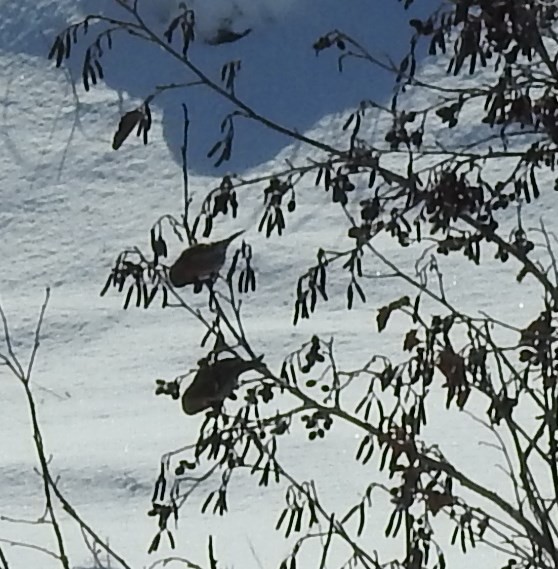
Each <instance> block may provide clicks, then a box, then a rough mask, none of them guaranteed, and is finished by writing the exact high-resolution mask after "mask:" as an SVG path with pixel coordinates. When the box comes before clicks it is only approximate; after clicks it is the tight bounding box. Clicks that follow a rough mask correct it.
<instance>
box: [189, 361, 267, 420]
mask: <svg viewBox="0 0 558 569" xmlns="http://www.w3.org/2000/svg"><path fill="white" fill-rule="evenodd" d="M261 359H262V358H258V359H257V360H252V361H246V360H243V359H242V358H238V357H234V358H225V359H222V360H218V361H216V362H214V363H212V364H208V363H205V362H204V363H202V364H201V366H200V368H199V370H198V372H197V373H196V375H195V377H194V380H193V381H192V383H191V384H190V385H189V387H188V388H187V389H186V391H185V392H184V394H183V395H182V408H183V409H184V412H185V413H186V414H187V415H195V414H196V413H199V412H201V411H204V410H205V409H209V408H210V407H219V406H220V405H221V404H222V403H223V401H224V400H225V399H226V398H227V397H230V396H231V395H232V394H233V392H234V390H235V389H236V388H237V387H238V378H239V376H240V375H242V374H243V373H244V372H246V371H249V370H252V369H258V368H259V367H260V366H261V365H262V363H261Z"/></svg>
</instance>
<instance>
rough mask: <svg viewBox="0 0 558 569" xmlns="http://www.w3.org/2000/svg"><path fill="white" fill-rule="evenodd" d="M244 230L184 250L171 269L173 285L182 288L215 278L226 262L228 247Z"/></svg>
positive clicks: (170, 275) (170, 277) (170, 274)
mask: <svg viewBox="0 0 558 569" xmlns="http://www.w3.org/2000/svg"><path fill="white" fill-rule="evenodd" d="M242 233H244V230H241V231H237V232H236V233H233V234H232V235H231V236H230V237H227V238H226V239H221V241H215V242H213V243H198V244H196V245H192V246H191V247H188V249H185V250H184V251H182V253H181V254H180V256H179V257H178V259H176V261H175V262H174V263H173V265H172V266H171V268H170V271H169V280H170V282H171V283H172V286H174V287H176V288H180V287H183V286H186V285H189V284H196V283H199V282H200V281H204V280H208V279H211V278H215V277H216V276H217V275H218V274H219V271H220V269H221V267H222V266H223V264H224V263H225V259H226V256H227V248H228V246H229V244H230V243H231V241H232V240H233V239H236V238H237V237H238V236H239V235H241V234H242Z"/></svg>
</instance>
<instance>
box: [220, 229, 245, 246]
mask: <svg viewBox="0 0 558 569" xmlns="http://www.w3.org/2000/svg"><path fill="white" fill-rule="evenodd" d="M245 231H246V230H245V229H241V230H240V231H237V232H236V233H233V234H232V235H229V237H226V238H225V239H221V241H219V243H223V244H224V245H228V244H229V243H230V242H231V241H233V240H234V239H236V238H237V237H238V236H239V235H242V234H243V233H244V232H245Z"/></svg>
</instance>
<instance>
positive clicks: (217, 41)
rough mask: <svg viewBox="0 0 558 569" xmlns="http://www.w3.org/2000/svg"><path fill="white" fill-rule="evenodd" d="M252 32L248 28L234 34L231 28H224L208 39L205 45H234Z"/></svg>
mask: <svg viewBox="0 0 558 569" xmlns="http://www.w3.org/2000/svg"><path fill="white" fill-rule="evenodd" d="M251 31H252V28H247V29H245V30H244V31H243V32H234V31H233V30H231V29H230V28H227V27H223V28H219V29H218V30H217V33H216V34H215V35H214V36H213V37H211V38H209V39H207V40H206V41H205V43H207V44H209V45H221V44H223V43H232V42H235V41H238V40H239V39H242V38H243V37H244V36H247V35H248V34H249V33H250V32H251Z"/></svg>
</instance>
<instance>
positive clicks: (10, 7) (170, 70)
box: [0, 0, 439, 175]
mask: <svg viewBox="0 0 558 569" xmlns="http://www.w3.org/2000/svg"><path fill="white" fill-rule="evenodd" d="M220 1H221V4H223V0H220ZM240 1H241V0H237V2H240ZM169 2H171V4H172V0H169ZM416 4H418V5H420V6H418V5H417V6H415V5H414V4H413V5H412V6H411V7H410V9H409V10H404V9H403V6H402V4H401V3H400V2H399V1H396V0H381V1H380V0H377V1H374V0H320V1H319V2H318V1H316V0H298V1H297V2H296V3H294V2H291V3H290V6H289V8H288V9H287V10H285V12H284V13H282V14H281V13H277V12H276V13H275V14H274V15H273V17H260V16H258V17H257V18H255V17H254V16H252V21H250V20H248V21H247V22H244V23H243V25H250V26H251V27H252V28H253V30H252V32H251V33H250V34H249V35H247V36H246V37H244V38H243V39H241V40H239V41H238V42H235V43H228V44H222V45H218V46H210V45H207V44H205V43H203V41H196V42H194V43H193V44H192V47H191V50H190V52H189V56H190V58H191V60H192V61H193V62H194V63H195V64H196V65H197V66H199V67H200V68H202V69H203V70H204V71H205V72H206V73H207V74H208V75H209V76H210V77H213V78H216V79H217V80H218V79H219V76H220V71H221V67H222V65H223V64H225V63H227V62H229V61H232V60H240V61H241V62H242V67H241V70H240V72H239V76H238V79H237V86H236V93H237V95H238V97H239V98H240V99H242V100H243V101H244V102H246V103H247V104H248V105H249V106H251V107H252V108H253V109H254V110H255V111H257V112H258V113H259V114H262V115H265V116H266V117H269V118H270V119H272V120H273V121H276V122H278V123H280V124H282V125H284V126H287V127H289V128H292V129H296V130H297V131H299V132H305V131H307V130H308V129H310V128H311V127H312V126H313V125H315V124H316V123H317V122H318V121H319V120H320V119H322V118H323V117H324V116H327V115H331V114H334V113H339V112H343V111H345V110H346V109H349V108H354V107H355V106H356V105H358V103H359V102H360V101H361V100H362V99H372V100H375V101H377V102H380V103H381V102H384V101H385V100H386V99H388V98H389V96H390V94H391V92H392V89H393V84H394V76H393V74H391V73H389V72H387V71H384V70H382V69H379V68H377V67H372V66H371V65H370V64H368V63H365V62H362V61H357V60H351V61H348V62H347V65H345V66H344V70H343V72H342V73H340V72H339V71H338V69H337V53H335V51H336V50H331V51H326V52H324V53H321V54H320V55H319V56H316V53H315V51H314V49H313V47H312V45H313V43H314V42H315V41H316V40H317V39H318V38H319V37H320V36H321V35H324V34H325V33H327V32H328V31H331V30H332V29H334V28H337V29H339V30H341V31H343V32H345V33H347V34H348V35H351V36H353V37H355V38H356V39H357V40H359V41H360V42H361V43H362V44H363V45H365V46H366V47H367V48H368V49H369V50H370V51H371V53H373V54H378V55H380V54H387V55H389V56H390V57H391V58H392V59H393V61H395V62H398V61H400V59H401V58H402V56H403V55H404V54H405V53H406V51H407V49H408V45H409V43H408V42H409V38H410V37H411V33H412V28H411V27H410V26H409V20H410V19H411V18H413V17H424V16H426V15H427V14H429V13H431V11H432V10H433V9H434V8H435V7H437V6H438V5H439V1H437V0H422V1H421V2H417V3H416ZM32 9H33V10H35V14H34V16H33V21H34V22H37V23H38V26H37V25H31V26H30V25H29V22H28V13H29V9H28V7H26V6H25V5H23V3H22V2H21V0H17V1H16V0H10V1H8V2H7V3H5V4H3V17H4V18H5V19H4V26H3V34H2V39H1V40H0V50H2V51H3V52H6V51H11V52H19V53H26V54H29V55H34V56H38V57H46V54H47V52H48V47H49V43H50V42H51V41H52V39H53V38H54V37H55V35H56V33H57V32H58V31H60V30H61V29H63V27H64V26H65V25H66V24H67V23H68V18H72V19H75V18H76V17H77V15H78V13H81V14H84V13H89V12H92V11H99V10H103V11H104V12H105V13H114V10H115V8H114V6H113V5H112V3H111V2H110V0H104V2H100V1H99V0H81V2H70V1H69V0H58V1H57V2H44V3H42V4H39V5H37V6H36V7H35V6H34V7H33V8H32ZM158 16H159V18H161V14H159V15H158ZM152 21H153V24H154V25H155V26H158V27H159V30H160V31H162V30H163V29H164V27H165V23H164V22H163V21H161V19H160V20H159V21H157V17H156V16H153V18H152ZM94 31H95V27H94V26H93V29H91V30H90V32H89V34H88V37H89V38H93V37H94V35H93V34H94ZM239 31H241V30H239ZM89 41H92V40H88V41H86V40H84V41H82V42H80V44H81V45H78V47H77V51H79V50H81V52H82V53H83V49H84V48H85V46H86V45H87V43H88V42H89ZM419 56H420V57H423V56H424V52H422V53H420V54H419ZM80 60H81V57H80V56H79V53H77V54H76V57H72V58H71V60H70V61H69V66H70V68H71V69H72V72H73V75H74V76H75V77H80V76H81V65H80V63H81V61H80ZM103 66H104V68H105V83H106V84H107V86H109V87H110V88H112V89H114V90H115V91H117V92H119V93H126V94H127V95H128V96H129V97H131V98H133V99H135V100H137V99H142V98H144V97H146V96H147V95H149V94H150V93H151V92H152V90H153V86H154V85H157V84H165V83H172V82H182V81H190V80H193V79H194V77H193V76H191V74H189V72H188V70H186V69H185V68H184V66H183V65H182V64H180V62H179V61H176V60H173V59H172V58H171V57H169V55H168V54H166V53H165V52H164V51H162V50H161V49H160V48H159V47H157V46H155V45H149V44H147V43H146V42H142V41H139V40H137V39H134V38H133V37H130V36H127V35H120V36H119V37H118V36H115V38H114V48H113V52H112V53H107V54H106V55H105V56H104V57H103ZM183 103H185V104H186V105H187V106H188V109H189V116H190V121H191V122H190V140H189V166H190V168H191V169H192V170H193V171H194V172H196V173H198V174H210V175H211V174H212V175H216V174H222V173H223V172H226V171H229V172H230V171H235V172H241V171H243V170H246V169H249V168H252V167H255V166H257V165H259V164H262V163H264V162H266V161H268V160H270V159H272V158H273V157H274V156H276V155H277V154H278V152H280V151H281V150H282V149H283V148H284V147H285V146H287V145H288V144H290V142H291V141H290V140H289V139H288V138H287V137H285V136H284V135H281V134H278V133H275V132H271V131H270V130H268V129H266V128H264V127H263V126H261V125H259V124H257V123H255V122H253V121H250V120H247V119H243V118H241V119H239V120H237V121H236V122H235V140H234V144H233V155H232V158H231V160H230V161H228V162H225V163H224V164H223V165H222V166H221V167H219V168H215V167H214V165H213V160H211V159H208V158H207V152H208V150H209V149H210V148H211V147H212V146H213V144H214V143H215V142H216V141H217V140H218V139H219V138H220V123H221V121H222V119H223V117H224V116H225V115H226V114H227V113H228V112H230V111H231V110H233V109H232V107H231V104H230V103H229V102H228V101H226V100H224V99H223V98H222V97H220V96H219V95H218V94H215V93H214V92H212V91H211V90H209V89H207V88H206V87H205V86H194V87H189V88H187V89H184V90H180V91H171V92H167V93H165V94H163V95H161V96H160V97H158V98H157V99H156V101H155V103H154V107H155V108H156V112H157V110H158V111H159V112H160V113H161V114H162V128H163V136H164V138H165V141H166V143H167V145H168V147H169V149H170V150H171V152H172V153H173V155H174V157H175V159H176V160H177V162H180V160H181V157H180V147H181V145H182V139H183V123H182V109H181V105H182V104H183ZM125 110H128V109H125ZM115 127H116V125H115Z"/></svg>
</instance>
